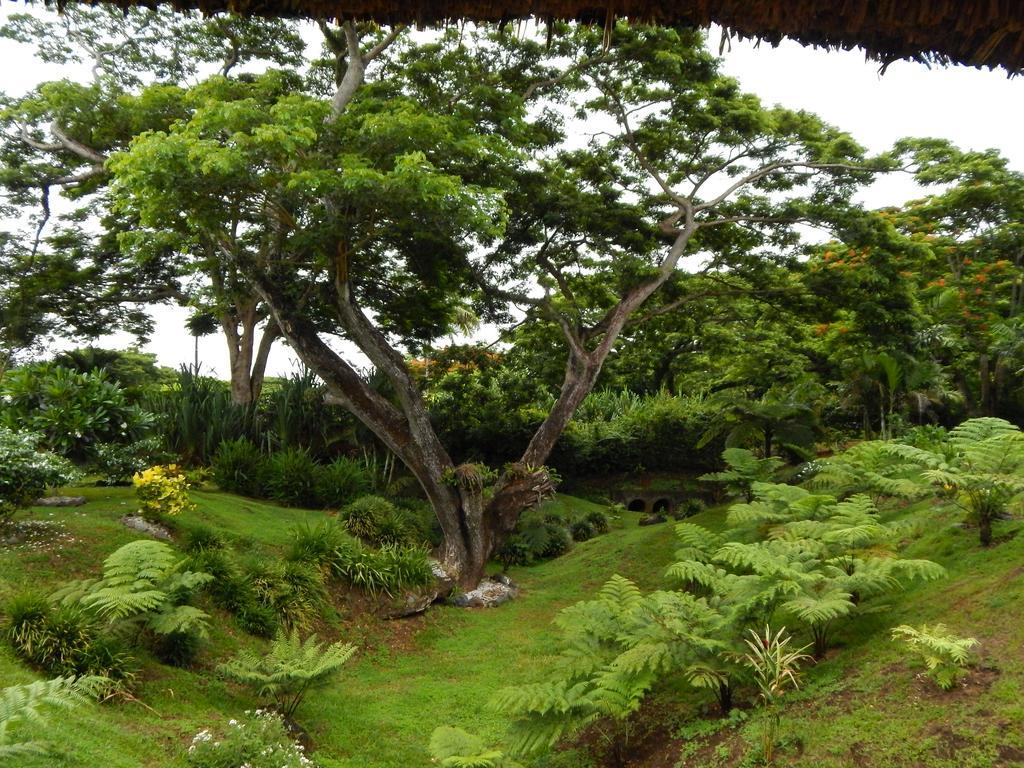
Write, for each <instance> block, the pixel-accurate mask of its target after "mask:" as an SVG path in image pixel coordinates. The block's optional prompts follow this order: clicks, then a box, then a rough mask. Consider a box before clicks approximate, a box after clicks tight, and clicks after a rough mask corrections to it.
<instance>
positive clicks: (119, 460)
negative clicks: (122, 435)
mask: <svg viewBox="0 0 1024 768" xmlns="http://www.w3.org/2000/svg"><path fill="white" fill-rule="evenodd" d="M165 458H166V454H164V452H163V451H161V449H160V441H159V440H158V439H157V438H155V437H148V438H146V439H145V440H138V441H136V442H134V443H123V444H122V443H100V444H99V445H97V446H96V447H95V450H94V451H93V460H92V467H91V468H92V470H93V471H94V472H95V473H96V474H98V475H99V476H100V478H101V482H102V483H104V484H105V485H131V484H132V478H133V477H134V476H135V475H137V474H139V473H140V472H142V471H143V470H144V469H146V467H150V466H152V465H154V464H157V463H159V462H160V461H161V460H163V459H165Z"/></svg>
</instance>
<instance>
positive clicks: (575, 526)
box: [569, 517, 597, 541]
mask: <svg viewBox="0 0 1024 768" xmlns="http://www.w3.org/2000/svg"><path fill="white" fill-rule="evenodd" d="M569 533H571V534H572V540H573V541H589V540H590V539H592V538H594V536H596V535H597V531H596V530H594V525H593V524H592V523H591V522H590V521H589V520H587V519H586V518H585V517H581V518H578V519H576V520H573V521H572V522H571V523H570V524H569Z"/></svg>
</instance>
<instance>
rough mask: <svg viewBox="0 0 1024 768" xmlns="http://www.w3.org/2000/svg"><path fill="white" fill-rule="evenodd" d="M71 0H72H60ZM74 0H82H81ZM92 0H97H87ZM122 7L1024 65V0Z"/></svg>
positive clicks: (126, 3)
mask: <svg viewBox="0 0 1024 768" xmlns="http://www.w3.org/2000/svg"><path fill="white" fill-rule="evenodd" d="M56 1H57V2H58V3H59V4H62V3H63V2H64V0H56ZM72 1H73V0H72ZM83 1H85V2H91V1H92V0H83ZM109 1H110V2H113V3H115V4H116V5H119V6H121V7H130V6H136V5H138V6H153V5H155V4H157V3H163V4H170V5H173V6H174V7H176V8H178V9H181V10H198V11H201V12H203V13H219V12H223V11H233V12H237V13H243V14H253V15H265V16H284V17H305V18H325V19H335V18H353V19H373V20H375V21H377V22H380V23H382V24H395V23H404V24H416V25H419V26H430V25H437V24H445V23H450V22H458V21H462V20H472V21H481V22H499V23H501V22H505V23H507V22H511V21H517V20H520V19H526V18H536V19H540V20H549V19H564V20H577V21H583V22H587V23H597V24H607V23H609V20H610V19H613V18H628V19H631V20H634V21H639V22H653V23H658V24H667V25H686V26H700V27H704V26H708V25H710V24H712V23H717V24H720V25H721V26H723V27H724V28H726V29H727V30H728V31H729V32H730V33H731V34H734V35H738V36H741V37H749V38H757V39H760V40H764V41H766V42H768V43H771V44H773V45H775V44H777V43H778V42H779V41H780V40H781V39H783V38H791V39H793V40H796V41H797V42H800V43H802V44H804V45H813V46H820V47H824V48H844V49H849V48H853V47H857V46H859V47H861V48H863V49H864V50H865V51H866V52H867V54H868V55H869V56H871V57H873V58H875V59H877V60H879V61H881V62H883V63H887V62H891V61H895V60H898V59H905V58H910V59H917V60H920V61H925V62H927V63H938V64H948V63H960V64H968V65H972V66H985V67H1003V68H1005V69H1006V70H1007V71H1008V72H1009V73H1011V74H1016V73H1018V72H1019V71H1021V70H1022V69H1024V1H1022V0H964V1H958V0H662V2H652V1H651V0H109Z"/></svg>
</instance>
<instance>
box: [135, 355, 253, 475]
mask: <svg viewBox="0 0 1024 768" xmlns="http://www.w3.org/2000/svg"><path fill="white" fill-rule="evenodd" d="M146 407H147V408H149V409H150V410H152V411H153V412H154V413H156V414H157V430H158V433H159V435H160V439H161V441H162V442H163V446H164V448H165V449H166V450H168V451H170V452H171V453H173V454H174V455H175V456H178V457H180V459H181V461H182V463H184V464H186V465H188V466H197V465H205V464H210V463H211V461H212V459H213V456H214V454H215V453H216V451H217V449H218V448H219V446H220V445H221V444H222V443H225V442H230V441H234V440H250V441H252V442H254V443H260V444H262V442H263V431H262V429H261V427H260V423H259V419H258V418H257V414H256V410H255V409H254V408H251V407H245V406H240V405H236V404H235V403H234V402H232V400H231V392H230V391H229V389H228V386H227V384H226V383H225V382H222V381H218V380H217V379H212V378H210V377H208V376H200V375H198V373H196V372H194V371H191V370H188V369H185V368H183V369H182V370H181V372H180V373H179V375H178V381H177V382H176V384H175V386H173V387H168V388H166V389H163V390H161V391H160V392H157V393H154V394H153V395H152V396H151V397H150V399H149V400H147V402H146Z"/></svg>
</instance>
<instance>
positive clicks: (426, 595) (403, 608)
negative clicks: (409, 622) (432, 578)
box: [377, 588, 437, 619]
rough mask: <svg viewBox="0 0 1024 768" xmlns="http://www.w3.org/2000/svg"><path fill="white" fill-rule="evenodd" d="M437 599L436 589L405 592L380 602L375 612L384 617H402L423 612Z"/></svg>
mask: <svg viewBox="0 0 1024 768" xmlns="http://www.w3.org/2000/svg"><path fill="white" fill-rule="evenodd" d="M435 600H437V591H436V589H433V588H429V589H427V590H426V591H425V592H406V593H404V594H401V595H399V596H398V597H396V598H393V599H392V600H391V601H390V602H387V603H382V604H381V606H380V607H379V608H378V609H377V614H378V615H379V616H381V617H382V618H385V619H404V618H406V617H407V616H415V615H416V614H418V613H423V612H424V611H425V610H427V608H429V607H430V606H431V605H433V603H434V601H435Z"/></svg>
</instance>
